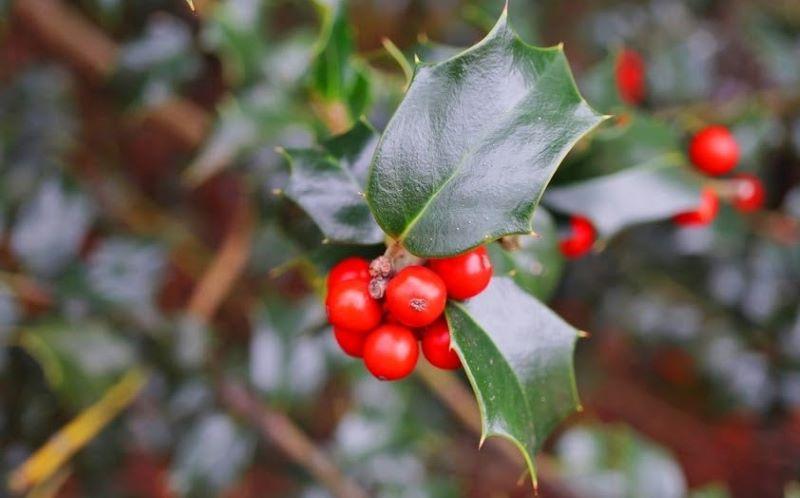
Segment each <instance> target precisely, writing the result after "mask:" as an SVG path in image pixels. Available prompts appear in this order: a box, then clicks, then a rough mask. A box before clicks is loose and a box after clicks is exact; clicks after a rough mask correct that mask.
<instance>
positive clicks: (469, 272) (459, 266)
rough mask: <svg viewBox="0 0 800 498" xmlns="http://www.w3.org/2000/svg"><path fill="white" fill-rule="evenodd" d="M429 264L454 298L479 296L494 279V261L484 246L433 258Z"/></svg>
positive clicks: (448, 293) (449, 294)
mask: <svg viewBox="0 0 800 498" xmlns="http://www.w3.org/2000/svg"><path fill="white" fill-rule="evenodd" d="M428 266H430V268H431V270H433V271H434V272H436V274H437V275H439V277H441V279H442V280H443V281H444V285H445V287H447V295H448V296H449V297H451V298H453V299H468V298H470V297H472V296H477V295H478V294H480V293H481V291H483V289H485V288H486V286H487V285H489V280H491V279H492V262H491V261H490V260H489V254H488V253H487V252H486V248H485V247H483V246H481V247H478V248H477V249H474V250H472V251H469V252H467V253H464V254H461V255H459V256H454V257H452V258H444V259H432V260H430V261H429V262H428Z"/></svg>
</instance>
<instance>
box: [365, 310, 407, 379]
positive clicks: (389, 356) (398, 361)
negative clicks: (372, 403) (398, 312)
mask: <svg viewBox="0 0 800 498" xmlns="http://www.w3.org/2000/svg"><path fill="white" fill-rule="evenodd" d="M417 358H419V345H418V344H417V338H416V336H414V333H413V332H411V331H410V330H409V329H407V328H406V327H403V326H402V325H394V324H384V325H381V326H380V327H378V328H376V329H375V330H373V331H372V332H371V333H370V334H369V335H368V336H367V341H366V343H364V365H366V367H367V370H369V371H370V372H371V373H372V375H374V376H375V377H377V378H379V379H381V380H397V379H402V378H403V377H405V376H406V375H408V374H410V373H411V372H412V371H413V370H414V366H416V364H417Z"/></svg>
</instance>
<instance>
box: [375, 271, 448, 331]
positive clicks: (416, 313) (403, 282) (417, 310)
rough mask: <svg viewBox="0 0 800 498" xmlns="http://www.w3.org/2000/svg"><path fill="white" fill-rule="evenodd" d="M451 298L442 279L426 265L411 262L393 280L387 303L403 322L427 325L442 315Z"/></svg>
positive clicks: (421, 325) (387, 290) (419, 325)
mask: <svg viewBox="0 0 800 498" xmlns="http://www.w3.org/2000/svg"><path fill="white" fill-rule="evenodd" d="M446 302H447V288H446V287H445V285H444V282H443V281H442V279H441V278H440V277H439V275H437V274H436V273H434V272H433V271H432V270H430V269H428V268H425V267H424V266H409V267H406V268H403V269H402V270H400V272H399V273H398V274H397V275H395V276H394V278H393V279H392V280H391V281H389V285H388V286H387V287H386V307H387V309H388V310H389V312H390V313H391V314H392V316H394V317H395V318H396V319H397V320H398V321H399V322H400V323H402V324H404V325H407V326H409V327H423V326H425V325H428V324H429V323H432V322H433V321H434V320H436V319H437V318H439V315H441V314H442V311H444V305H445V303H446Z"/></svg>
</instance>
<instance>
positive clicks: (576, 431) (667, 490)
mask: <svg viewBox="0 0 800 498" xmlns="http://www.w3.org/2000/svg"><path fill="white" fill-rule="evenodd" d="M556 454H557V456H558V459H559V462H560V463H561V467H562V469H563V470H562V473H563V479H564V480H565V482H566V483H567V485H568V486H569V487H570V488H572V489H574V490H575V492H577V493H580V494H591V495H595V494H596V495H598V496H616V497H620V498H639V497H643V496H647V497H648V498H684V497H685V496H686V493H687V485H686V478H685V477H684V476H683V472H682V471H681V467H680V466H679V465H678V463H677V462H676V461H675V460H674V459H673V458H672V457H671V456H670V455H669V454H668V453H667V452H666V451H664V450H663V449H662V448H660V447H658V446H656V445H655V444H653V443H651V442H649V441H647V440H645V439H644V438H643V437H642V436H639V435H638V434H636V433H635V432H634V431H633V430H631V429H629V428H627V427H625V426H622V425H617V426H602V425H598V426H591V425H590V426H578V427H575V428H573V429H570V430H568V431H567V432H565V433H564V434H563V435H562V436H561V437H560V438H559V440H558V442H557V443H556Z"/></svg>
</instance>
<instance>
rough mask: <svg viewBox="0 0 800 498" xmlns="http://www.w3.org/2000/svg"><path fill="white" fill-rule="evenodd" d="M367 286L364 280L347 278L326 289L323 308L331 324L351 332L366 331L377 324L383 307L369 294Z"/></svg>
mask: <svg viewBox="0 0 800 498" xmlns="http://www.w3.org/2000/svg"><path fill="white" fill-rule="evenodd" d="M368 287H369V282H367V281H365V280H347V281H345V282H341V283H340V284H338V285H336V286H334V287H333V288H332V289H329V290H328V296H327V297H326V299H325V310H326V311H327V313H328V320H330V322H331V324H332V325H334V326H336V327H342V328H344V329H348V330H351V331H353V332H367V331H369V330H372V329H373V328H375V327H377V326H378V324H379V323H380V322H381V317H382V316H383V308H382V307H381V304H380V303H379V302H378V301H377V300H375V299H373V298H372V296H370V295H369V288H368Z"/></svg>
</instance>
